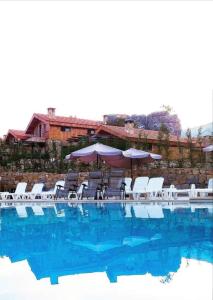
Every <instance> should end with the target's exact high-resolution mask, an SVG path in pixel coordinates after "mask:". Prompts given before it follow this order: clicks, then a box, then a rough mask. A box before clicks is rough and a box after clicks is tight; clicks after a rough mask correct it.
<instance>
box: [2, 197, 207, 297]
mask: <svg viewBox="0 0 213 300" xmlns="http://www.w3.org/2000/svg"><path fill="white" fill-rule="evenodd" d="M24 209H25V210H26V212H27V216H26V215H25V216H24V217H23V215H22V217H20V214H19V215H18V213H19V211H17V209H16V208H15V207H9V208H1V209H0V220H1V223H0V226H1V227H0V256H1V257H2V259H1V260H0V270H1V271H0V282H1V283H0V299H3V300H8V299H14V300H16V299H22V300H23V299H25V297H26V299H29V298H30V299H38V293H39V290H40V291H41V290H42V293H43V294H45V299H70V298H69V297H68V296H69V293H70V292H71V291H72V295H75V299H96V297H97V299H100V298H101V299H105V298H104V297H106V296H107V297H108V298H106V299H109V298H110V299H118V295H119V297H122V298H123V299H128V298H129V297H132V299H134V300H135V299H141V298H142V297H147V298H146V299H164V300H165V299H167V298H166V297H167V296H168V299H169V297H170V298H171V297H173V299H176V298H175V297H176V296H177V295H178V297H182V299H185V298H184V297H185V296H187V297H188V298H186V299H199V298H196V297H198V296H199V295H202V299H211V280H212V262H213V240H212V236H213V235H212V233H213V222H212V216H213V215H212V208H211V207H206V208H205V207H203V206H202V207H201V208H192V207H190V206H188V207H182V206H163V207H162V206H160V205H142V204H137V203H131V204H122V203H116V204H103V203H99V204H89V203H88V204H79V205H68V204H57V205H55V206H53V205H52V206H49V207H43V208H42V210H43V214H40V215H39V216H38V215H35V211H34V210H33V209H32V207H27V206H25V207H24ZM180 274H181V276H180ZM196 281H197V285H195V283H196ZM18 282H19V284H18V285H16V283H18ZM58 283H59V284H58ZM74 283H75V284H74ZM22 285H23V290H20V289H21V286H22ZM174 286H175V287H174ZM71 287H72V288H71ZM77 287H78V288H77ZM83 287H85V289H86V290H87V293H86V292H85V290H84V289H82V288H83ZM100 287H102V288H101V289H100ZM141 287H143V288H142V289H141ZM186 287H187V289H188V291H189V293H190V298H189V294H187V292H186V291H185V292H183V289H185V290H186ZM190 287H191V288H190ZM204 288H205V290H204ZM181 290H182V294H180V292H181ZM113 291H116V293H118V294H117V295H116V294H113ZM73 292H74V293H75V294H73ZM57 293H58V294H57ZM67 293H68V294H67ZM159 293H160V294H159ZM43 294H42V295H43ZM62 294H63V298H60V297H61V295H62ZM130 294H132V295H133V294H134V297H133V296H131V295H130ZM36 295H37V298H36ZM128 295H129V297H128V298H127V296H128ZM192 295H193V298H191V297H192ZM27 297H28V298H27ZM56 297H59V298H56ZM66 297H67V298H66ZM177 299H178V298H177ZM200 299H201V298H200Z"/></svg>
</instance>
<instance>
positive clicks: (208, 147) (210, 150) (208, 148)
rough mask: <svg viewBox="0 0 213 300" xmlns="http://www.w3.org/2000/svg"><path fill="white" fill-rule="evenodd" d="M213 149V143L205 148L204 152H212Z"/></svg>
mask: <svg viewBox="0 0 213 300" xmlns="http://www.w3.org/2000/svg"><path fill="white" fill-rule="evenodd" d="M212 151H213V145H209V146H207V147H205V148H203V152H212Z"/></svg>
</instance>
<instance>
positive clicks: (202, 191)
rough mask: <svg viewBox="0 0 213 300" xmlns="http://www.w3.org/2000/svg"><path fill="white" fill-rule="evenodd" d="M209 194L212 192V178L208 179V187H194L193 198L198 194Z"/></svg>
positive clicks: (204, 195) (202, 195) (203, 195)
mask: <svg viewBox="0 0 213 300" xmlns="http://www.w3.org/2000/svg"><path fill="white" fill-rule="evenodd" d="M209 194H213V178H210V179H209V181H208V187H207V188H203V189H197V188H195V189H194V195H193V197H194V198H197V197H198V195H199V196H200V197H207V196H208V195H209Z"/></svg>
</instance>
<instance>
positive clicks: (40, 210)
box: [31, 205, 44, 216]
mask: <svg viewBox="0 0 213 300" xmlns="http://www.w3.org/2000/svg"><path fill="white" fill-rule="evenodd" d="M31 208H32V210H33V213H34V215H36V216H44V211H43V208H42V207H41V206H40V205H32V206H31Z"/></svg>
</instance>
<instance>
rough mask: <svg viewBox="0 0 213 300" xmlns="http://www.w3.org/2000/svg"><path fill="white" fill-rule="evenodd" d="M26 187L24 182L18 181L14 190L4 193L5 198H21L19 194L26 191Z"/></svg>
mask: <svg viewBox="0 0 213 300" xmlns="http://www.w3.org/2000/svg"><path fill="white" fill-rule="evenodd" d="M26 188H27V183H26V182H19V183H18V184H17V186H16V190H15V192H14V193H6V194H5V199H13V200H18V199H21V196H22V195H23V194H24V193H25V192H26Z"/></svg>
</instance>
